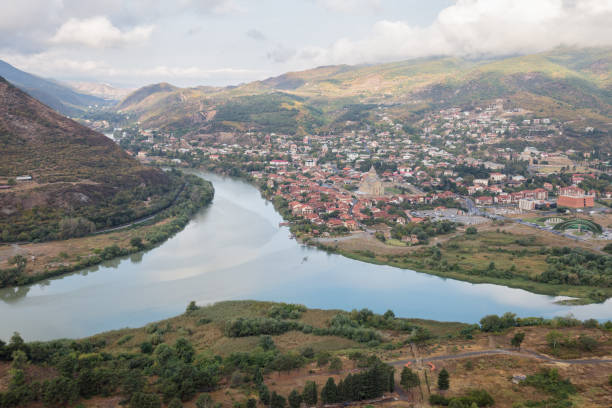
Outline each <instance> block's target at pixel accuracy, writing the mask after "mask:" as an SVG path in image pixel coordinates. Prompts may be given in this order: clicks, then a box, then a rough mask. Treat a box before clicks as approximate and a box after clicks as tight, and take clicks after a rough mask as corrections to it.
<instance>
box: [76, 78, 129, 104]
mask: <svg viewBox="0 0 612 408" xmlns="http://www.w3.org/2000/svg"><path fill="white" fill-rule="evenodd" d="M68 86H69V87H71V88H72V89H74V90H75V91H77V92H80V93H83V94H87V95H92V96H96V97H98V98H102V99H105V100H108V101H120V100H122V99H123V98H125V97H126V96H128V95H129V94H130V93H132V92H134V89H133V88H118V87H115V86H112V85H110V84H104V83H98V82H79V81H74V82H73V81H71V82H68Z"/></svg>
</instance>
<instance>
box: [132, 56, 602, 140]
mask: <svg viewBox="0 0 612 408" xmlns="http://www.w3.org/2000/svg"><path fill="white" fill-rule="evenodd" d="M145 90H146V92H144V91H145ZM136 96H144V98H143V97H136ZM496 98H503V99H504V101H505V104H506V105H508V106H516V107H522V108H524V109H526V110H529V111H532V112H537V114H538V115H541V116H551V117H555V118H558V119H559V120H562V121H567V122H570V123H571V126H574V127H576V129H580V128H582V129H584V126H593V127H595V128H597V129H601V130H604V131H608V130H610V128H611V127H612V123H611V122H612V121H611V120H610V117H612V50H611V49H601V48H594V49H577V48H559V49H556V50H553V51H550V52H545V53H540V54H533V55H525V56H515V57H508V58H500V59H495V60H468V59H461V58H448V57H447V58H443V57H440V58H428V59H416V60H409V61H402V62H394V63H386V64H376V65H360V66H348V65H339V66H327V67H319V68H315V69H311V70H306V71H301V72H291V73H287V74H284V75H281V76H279V77H274V78H269V79H267V80H264V81H256V82H252V83H249V84H244V85H240V86H237V87H226V88H204V87H199V88H175V89H172V88H170V87H160V89H159V90H156V89H155V87H148V88H143V90H141V91H136V93H134V94H133V96H131V97H127V98H126V99H125V100H124V101H123V102H122V103H121V105H120V108H121V110H122V111H123V112H125V113H129V114H132V119H134V120H139V121H141V122H142V123H143V125H144V126H146V127H160V128H172V129H174V130H180V131H185V132H194V133H198V132H199V133H208V132H215V131H224V130H225V131H241V130H244V129H255V130H263V131H277V132H285V133H298V132H315V131H329V130H334V129H338V128H339V127H341V126H343V124H344V123H346V121H347V120H349V121H355V120H367V119H368V118H369V117H371V116H372V115H373V114H374V109H375V108H376V107H377V106H378V105H380V104H384V105H387V106H395V107H396V108H397V109H396V112H397V113H396V114H397V116H399V118H400V119H406V120H408V119H413V118H415V117H418V116H419V115H420V114H421V113H423V112H426V111H428V110H431V109H436V108H440V107H449V106H459V107H470V106H474V105H475V104H487V103H488V102H491V101H494V100H495V99H496ZM134 116H135V117H134ZM396 119H397V118H396Z"/></svg>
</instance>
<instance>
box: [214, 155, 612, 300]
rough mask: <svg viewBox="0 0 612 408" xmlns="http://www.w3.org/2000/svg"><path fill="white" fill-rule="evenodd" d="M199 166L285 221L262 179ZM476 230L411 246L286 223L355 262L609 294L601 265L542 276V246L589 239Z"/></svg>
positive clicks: (517, 229)
mask: <svg viewBox="0 0 612 408" xmlns="http://www.w3.org/2000/svg"><path fill="white" fill-rule="evenodd" d="M204 168H206V170H208V171H212V172H216V173H218V174H223V175H231V176H233V177H238V178H240V179H242V180H245V181H247V182H248V183H250V184H252V185H254V186H255V187H256V188H258V189H259V191H260V193H261V194H262V196H263V197H264V198H265V199H266V200H268V201H269V202H271V203H272V204H273V205H274V208H275V209H276V211H277V212H278V213H279V214H280V215H281V216H282V217H283V218H284V219H285V221H290V217H291V213H290V212H289V211H288V209H287V208H286V206H284V205H283V204H285V203H281V202H280V200H275V199H274V196H272V195H270V194H265V192H266V191H268V190H264V188H263V187H262V186H265V183H263V182H258V181H257V180H254V179H253V178H252V177H250V175H249V174H248V173H246V172H244V171H242V170H240V169H236V168H234V167H232V168H230V169H228V168H226V167H223V166H221V167H219V166H218V165H217V164H214V163H211V164H210V165H208V166H205V167H204ZM478 229H479V232H478V233H477V234H476V235H469V236H466V234H465V228H461V232H460V233H458V234H449V235H442V236H439V237H435V238H433V239H431V240H430V243H429V245H419V246H411V247H398V246H393V245H386V244H384V243H382V242H380V241H379V240H377V239H376V238H375V237H374V236H373V235H370V234H366V233H362V234H360V236H361V238H360V239H356V240H355V239H351V238H348V239H347V238H344V237H343V238H338V239H337V240H336V239H333V238H331V240H333V241H334V242H333V243H326V244H322V243H320V242H318V241H317V239H316V238H313V237H312V236H311V235H310V234H308V233H300V231H298V230H296V229H295V228H292V232H293V233H294V234H295V235H296V237H297V239H298V240H299V241H300V242H302V243H304V244H306V245H311V246H314V247H317V248H320V249H323V250H326V251H328V252H334V253H337V254H339V255H342V256H345V257H347V258H350V259H355V260H358V261H361V262H367V263H372V264H378V265H389V266H394V267H398V268H403V269H411V270H415V271H417V272H423V273H428V274H431V275H436V276H440V277H444V278H452V279H456V280H461V281H465V282H470V283H490V284H496V285H503V286H508V287H511V288H517V289H524V290H527V291H529V292H532V293H537V294H543V295H549V296H563V297H568V298H570V299H563V300H560V301H559V303H561V304H566V305H585V304H590V303H601V302H604V301H605V300H606V299H609V298H611V297H612V287H611V286H610V281H611V279H612V277H610V276H609V274H608V273H607V272H606V269H605V267H604V268H603V269H601V270H599V269H598V270H596V271H589V270H587V271H586V272H589V274H588V276H587V275H584V276H579V275H578V274H576V273H575V272H574V271H573V270H572V271H571V273H567V274H566V275H565V276H555V275H553V274H550V273H549V274H548V275H551V276H548V275H543V274H546V273H547V272H548V271H549V270H550V269H551V268H553V269H554V268H555V266H554V265H552V264H550V263H549V262H547V258H548V257H549V255H550V254H549V253H548V251H549V250H550V249H551V248H564V247H567V248H572V251H573V252H571V253H569V254H568V255H567V256H566V257H571V256H574V255H580V254H579V253H578V252H576V251H574V249H578V250H579V251H586V252H585V253H594V250H593V248H591V247H590V246H589V244H587V243H583V242H575V241H572V240H569V239H567V238H564V237H560V236H557V235H553V234H551V233H549V232H545V231H541V230H537V229H533V228H529V227H527V226H524V225H520V224H517V223H509V222H506V223H501V225H500V223H492V222H489V223H487V224H484V225H480V226H478ZM329 240H330V239H327V241H329ZM428 248H429V249H431V248H436V255H435V258H437V259H434V258H432V254H431V253H429V252H428ZM597 253H598V255H594V256H597V257H598V259H599V258H601V259H604V258H606V259H607V258H609V259H612V257H608V256H607V255H601V251H598V252H597ZM564 256H565V255H564ZM438 257H439V258H438ZM557 258H562V256H559V257H557ZM562 261H563V262H565V261H566V260H565V259H562ZM597 262H600V261H597ZM607 262H609V261H607ZM584 264H585V269H588V268H589V267H588V266H587V264H588V262H586V261H585V262H584ZM590 272H593V273H590ZM593 275H596V276H593ZM578 276H579V277H578ZM587 277H588V278H590V279H591V280H592V281H599V282H600V283H601V286H597V285H594V284H585V283H584V282H583V281H584V280H585V279H587ZM563 280H567V282H563Z"/></svg>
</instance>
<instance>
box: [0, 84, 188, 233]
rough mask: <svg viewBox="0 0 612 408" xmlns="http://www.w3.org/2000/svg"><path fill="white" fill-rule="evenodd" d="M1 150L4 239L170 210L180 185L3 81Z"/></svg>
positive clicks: (115, 222)
mask: <svg viewBox="0 0 612 408" xmlns="http://www.w3.org/2000/svg"><path fill="white" fill-rule="evenodd" d="M0 151H1V152H2V160H0V185H4V188H3V189H0V214H2V216H1V217H0V234H2V241H14V240H20V241H25V240H28V241H30V240H36V239H41V240H46V239H53V238H61V237H67V236H71V234H73V233H74V231H71V228H72V227H74V226H75V225H76V226H78V227H79V228H77V230H79V229H80V230H81V231H82V229H83V228H85V229H87V230H89V231H91V230H93V229H101V228H105V227H109V226H114V225H118V224H122V223H125V222H128V221H131V220H133V219H136V218H139V217H142V216H145V215H148V214H150V213H151V212H154V211H155V210H156V209H159V208H160V207H163V206H165V205H167V204H168V202H170V201H171V200H172V197H174V195H175V193H176V191H177V190H178V189H179V187H180V186H179V185H177V182H176V181H175V180H174V179H172V178H171V177H170V176H169V175H167V174H166V173H164V172H163V171H161V170H159V169H155V168H150V167H146V166H143V165H141V164H140V163H139V162H138V161H137V160H135V159H133V158H132V157H130V156H129V155H128V154H127V153H125V152H124V151H123V150H121V149H120V148H119V147H118V146H117V145H116V144H115V143H114V142H113V141H111V140H110V139H108V138H107V137H105V136H104V135H102V134H100V133H97V132H94V131H92V130H90V129H89V128H87V127H84V126H82V125H80V124H78V123H76V122H74V121H72V120H70V119H68V118H66V117H64V116H62V115H60V114H59V113H57V112H56V111H54V110H52V109H51V108H49V107H47V106H45V105H43V104H42V103H41V102H39V101H38V100H36V99H34V98H33V97H31V96H29V95H28V94H26V93H25V92H23V91H21V90H19V89H18V88H16V87H14V86H13V85H11V84H10V83H9V82H8V81H6V80H4V79H3V78H1V77H0ZM19 176H29V177H31V178H32V180H30V181H20V179H19V178H18V177H19ZM7 187H8V188H7ZM66 229H67V230H66Z"/></svg>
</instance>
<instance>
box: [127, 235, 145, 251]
mask: <svg viewBox="0 0 612 408" xmlns="http://www.w3.org/2000/svg"><path fill="white" fill-rule="evenodd" d="M130 245H131V246H133V247H134V248H138V249H142V248H144V243H143V242H142V238H140V237H133V238H132V239H130Z"/></svg>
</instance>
